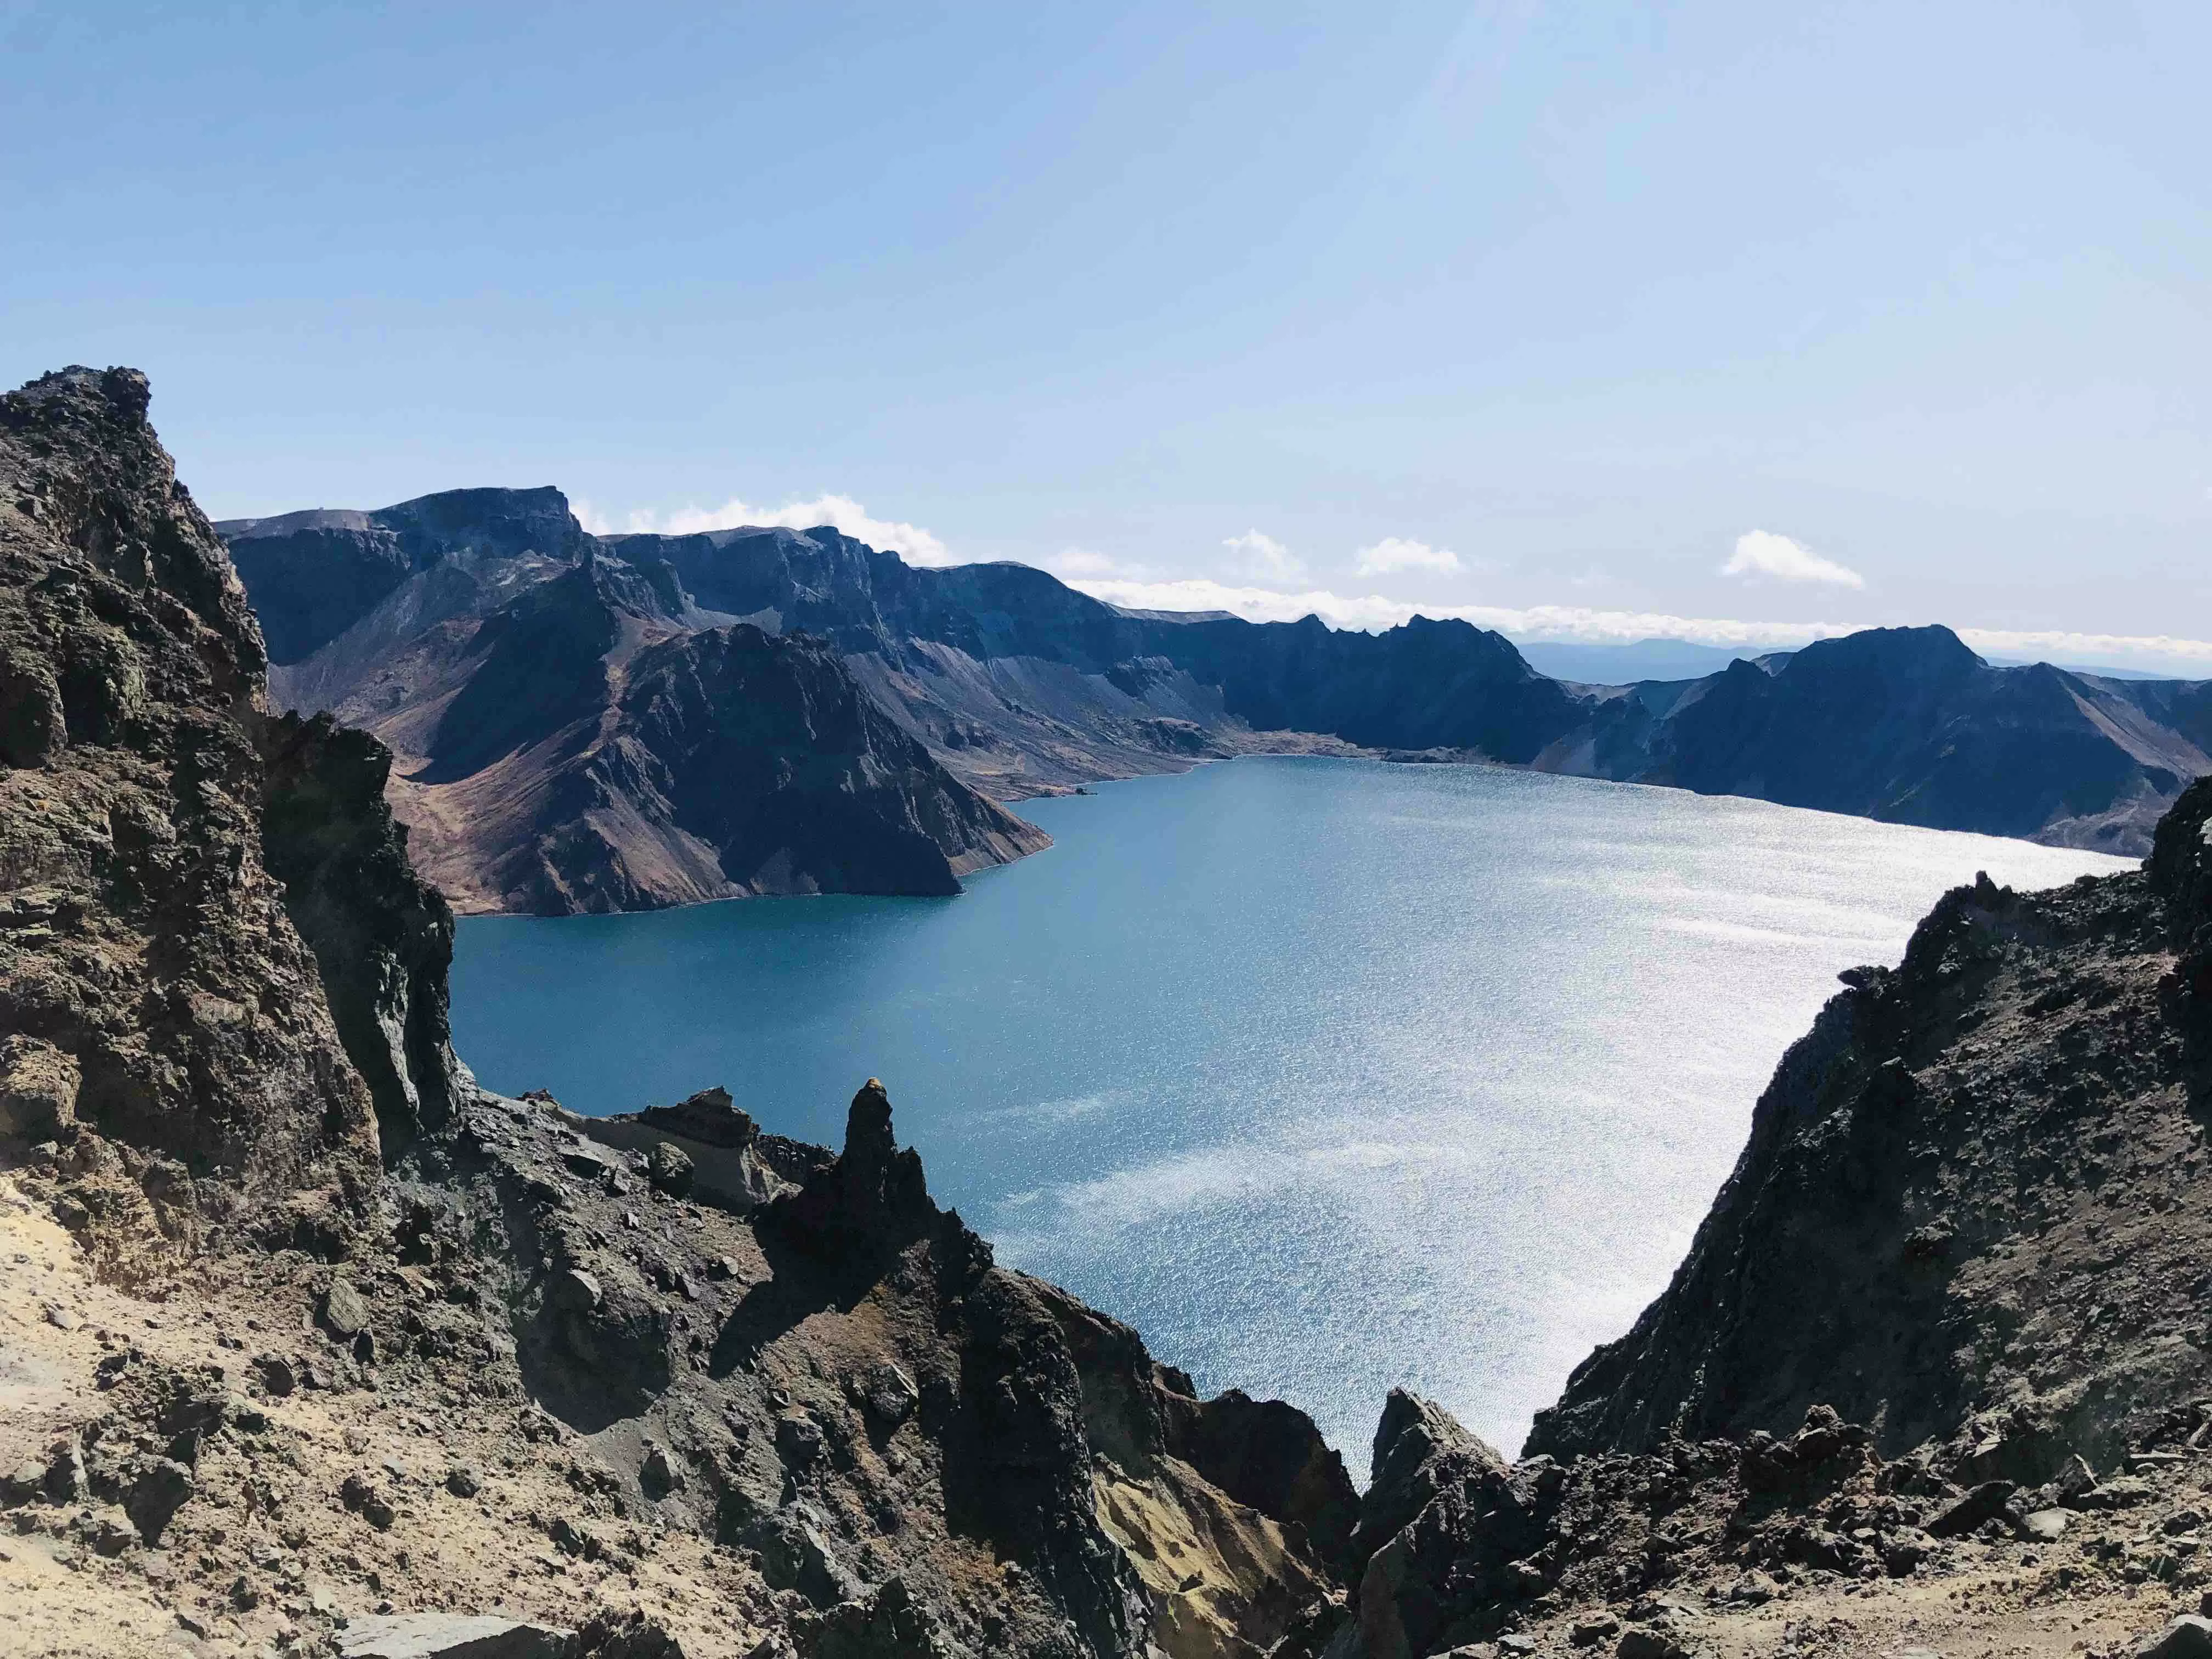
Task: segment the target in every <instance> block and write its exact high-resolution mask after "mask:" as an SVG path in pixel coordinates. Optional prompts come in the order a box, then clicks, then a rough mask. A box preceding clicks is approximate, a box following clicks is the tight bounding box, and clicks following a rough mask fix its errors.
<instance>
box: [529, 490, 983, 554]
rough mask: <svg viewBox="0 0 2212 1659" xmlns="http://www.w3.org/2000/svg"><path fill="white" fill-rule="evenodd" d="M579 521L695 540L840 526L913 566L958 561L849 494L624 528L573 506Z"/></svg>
mask: <svg viewBox="0 0 2212 1659" xmlns="http://www.w3.org/2000/svg"><path fill="white" fill-rule="evenodd" d="M571 505H572V506H573V507H574V509H575V513H576V519H577V521H578V522H579V523H580V524H581V525H582V526H584V528H585V529H586V530H588V531H590V532H592V534H594V535H601V536H603V535H609V534H611V533H614V532H618V531H624V530H628V531H649V532H654V533H656V534H659V535H663V536H692V535H696V534H697V533H698V532H701V531H702V530H728V529H732V528H734V527H735V526H738V525H766V526H771V527H778V526H780V527H781V528H784V529H787V530H811V529H813V528H814V527H815V526H817V525H824V524H828V525H835V526H837V528H838V529H840V530H842V531H843V532H845V533H846V534H847V535H848V536H850V537H853V538H854V539H855V540H858V541H864V542H866V543H867V544H868V545H869V546H871V547H873V548H878V549H880V550H884V551H887V552H893V553H898V554H901V555H902V556H904V557H905V559H906V562H908V564H930V565H941V564H951V563H953V562H955V561H954V559H953V557H952V555H951V552H949V551H948V550H946V548H945V544H944V543H943V542H941V541H939V539H938V538H936V537H935V536H934V535H933V534H931V533H930V532H928V531H927V530H924V529H923V528H922V527H921V526H920V525H914V524H905V523H902V522H900V521H898V520H890V519H878V518H877V517H876V516H875V515H874V514H872V513H870V512H869V511H868V509H867V508H866V507H863V506H861V505H860V502H858V501H854V499H853V498H852V497H851V496H850V495H817V496H815V497H813V498H812V499H811V500H810V501H788V502H786V503H785V504H784V505H783V506H781V507H754V506H751V505H750V504H749V503H747V502H745V501H739V500H738V499H737V498H736V497H734V496H733V497H732V498H731V499H730V500H728V501H725V502H723V503H722V504H721V506H720V507H676V508H674V509H672V510H671V511H670V512H667V513H654V512H652V511H649V510H648V511H642V512H637V513H631V514H629V517H628V518H626V519H625V520H623V522H621V523H620V524H617V523H615V522H614V521H613V520H611V519H609V518H606V517H605V516H604V515H602V514H601V513H599V512H597V511H596V510H594V509H593V507H592V505H591V503H589V502H588V501H574V502H572V503H571Z"/></svg>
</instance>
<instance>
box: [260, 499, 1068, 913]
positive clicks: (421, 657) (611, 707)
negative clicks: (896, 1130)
mask: <svg viewBox="0 0 2212 1659" xmlns="http://www.w3.org/2000/svg"><path fill="white" fill-rule="evenodd" d="M541 498H550V505H549V503H548V501H546V500H544V499H541ZM354 516H356V517H363V516H365V517H366V518H368V519H369V520H374V524H372V526H371V527H370V528H368V529H359V530H356V529H354V528H349V527H347V526H339V527H338V528H337V529H333V528H331V527H330V526H326V525H325V523H324V520H325V519H327V518H329V517H331V515H329V514H308V515H299V514H295V515H291V517H290V518H288V519H283V520H260V521H256V522H254V523H252V525H250V526H246V528H244V529H242V530H239V531H237V532H235V534H236V544H237V545H238V546H239V547H240V549H241V550H248V551H250V552H251V553H252V556H253V560H254V561H255V563H254V564H253V565H252V566H251V567H250V568H258V569H259V570H261V571H262V572H263V573H264V575H263V576H262V577H261V578H258V579H257V580H266V581H269V582H271V583H273V584H274V587H275V591H276V593H277V595H278V597H279V598H280V599H282V600H283V601H284V602H285V603H287V604H295V602H297V601H298V600H299V599H300V597H301V592H302V591H303V589H304V588H305V587H307V586H312V584H311V583H308V582H307V580H306V576H305V574H304V573H307V572H309V571H311V570H312V569H313V568H315V567H316V564H317V562H318V561H319V560H328V559H331V558H334V557H336V556H337V555H336V554H335V553H334V551H333V550H332V548H331V545H330V540H331V537H332V536H333V535H337V534H338V533H339V531H340V530H343V533H344V534H345V535H347V536H349V537H350V536H368V535H372V534H373V535H374V536H375V537H379V538H383V539H384V543H388V544H389V550H390V552H391V554H392V562H391V563H389V564H387V565H380V566H379V567H378V568H379V569H380V570H384V571H386V574H392V575H394V576H395V578H396V579H395V580H393V581H392V582H391V583H390V585H389V586H386V587H385V588H384V589H383V590H382V592H380V594H379V595H378V596H377V598H376V599H375V600H374V603H372V604H370V605H368V606H367V607H366V609H365V610H364V611H362V614H360V615H358V616H356V617H353V618H351V619H349V621H348V623H347V624H346V626H345V627H343V629H341V630H340V631H339V632H337V634H336V635H334V636H332V637H331V638H329V639H327V640H326V641H325V642H324V643H323V644H322V645H320V646H319V647H318V648H317V649H316V650H315V651H314V652H313V653H310V654H309V655H308V656H307V658H306V659H304V660H303V661H301V662H297V663H295V664H294V665H291V666H289V667H280V668H279V669H278V670H277V671H276V675H275V676H274V680H275V684H276V695H277V696H279V697H280V698H282V699H283V700H285V701H287V702H291V703H293V704H295V706H300V707H308V706H314V707H323V708H331V709H334V710H336V711H337V714H339V715H340V716H342V717H343V718H344V719H345V720H350V721H356V722H358V723H359V724H360V725H361V726H363V727H365V728H367V729H368V730H370V731H372V732H374V733H375V734H376V735H378V736H379V737H380V738H382V739H384V740H385V741H386V743H388V744H390V745H391V746H392V749H393V750H395V751H396V752H397V753H398V756H399V757H400V759H399V767H398V776H397V777H396V778H395V780H394V781H393V784H392V791H391V793H392V804H393V806H394V808H395V810H396V811H398V814H399V815H400V817H403V818H404V820H405V821H406V822H407V823H408V824H409V825H410V828H411V829H412V831H413V834H414V854H415V858H416V863H417V865H418V866H419V867H420V868H421V869H422V871H423V872H425V873H426V874H427V875H428V877H429V878H431V880H433V881H434V882H435V884H437V885H438V887H439V888H440V889H441V890H442V891H443V892H444V893H445V894H447V896H448V897H449V898H450V899H451V901H452V902H453V903H455V904H456V905H457V906H459V908H462V909H464V910H507V911H514V910H520V911H531V912H535V913H538V914H541V915H561V914H565V913H568V912H573V911H580V910H634V909H647V908H655V907H657V906H661V905H668V904H681V903H688V902H696V901H699V900H703V899H715V898H730V897H736V896H744V895H750V894H759V893H812V892H850V893H891V894H908V895H949V894H952V893H957V891H958V890H959V879H958V878H959V877H960V876H962V875H963V874H966V873H968V872H972V871H975V870H977V869H981V868H983V867H986V866H990V865H994V864H1000V863H1004V862H1006V861H1007V860H1011V859H1014V858H1018V857H1020V856H1022V855H1023V854H1025V853H1030V852H1033V851H1036V850H1037V849H1038V848H1042V847H1044V846H1047V845H1048V844H1049V842H1048V838H1047V837H1046V836H1044V835H1043V834H1042V832H1041V831H1039V830H1037V829H1035V828H1034V827H1033V826H1031V825H1030V824H1027V823H1023V822H1022V821H1021V820H1020V819H1018V818H1016V817H1013V816H1012V814H1011V813H1009V812H1007V811H1005V810H1003V809H1002V808H1000V807H999V806H997V805H994V803H992V802H990V801H988V800H987V799H983V798H982V797H981V796H979V795H977V794H975V793H974V792H973V791H971V790H969V789H968V788H967V787H964V786H963V785H962V784H961V783H959V782H958V781H957V780H955V779H954V778H953V777H951V775H948V774H947V773H946V772H945V769H943V768H942V767H941V766H940V765H939V763H937V762H936V761H935V760H934V759H933V757H932V756H931V755H930V754H929V752H928V750H927V749H926V748H924V747H923V746H922V745H921V744H920V743H918V742H917V741H916V740H915V738H913V737H912V736H911V735H910V734H908V732H905V731H903V730H902V729H901V728H900V727H899V726H898V725H897V724H896V722H894V721H893V720H890V719H889V718H888V717H886V716H885V715H884V714H883V713H882V712H881V710H880V709H879V708H878V707H877V705H876V704H875V703H874V702H872V700H871V699H870V698H869V697H867V696H866V695H865V694H864V693H863V692H862V691H861V690H860V687H859V686H858V685H857V684H856V683H855V682H854V679H853V678H852V677H851V676H850V675H849V674H848V672H847V671H846V668H845V665H844V664H843V663H842V661H841V659H839V657H838V655H837V653H834V652H832V651H829V650H828V649H825V648H824V647H823V646H822V645H821V644H820V643H819V642H818V641H814V640H811V639H808V638H802V637H796V636H793V637H783V636H778V635H771V634H768V633H764V632H763V631H762V630H761V629H758V628H756V627H754V626H752V625H750V624H749V623H742V622H736V621H733V620H732V618H731V617H729V616H727V615H726V613H723V612H719V611H708V610H705V609H702V607H701V606H700V605H698V604H696V602H695V601H694V599H692V597H691V595H690V594H689V593H688V592H686V591H685V590H684V587H683V586H682V583H681V581H680V580H679V579H678V574H677V573H676V571H675V570H674V569H673V568H672V567H671V565H669V564H668V563H667V562H665V560H661V559H659V558H656V557H653V556H650V554H649V553H647V552H646V551H643V550H637V551H636V553H635V556H634V557H630V558H624V557H619V556H614V555H612V554H610V553H608V552H607V551H605V550H604V549H603V548H602V547H601V546H600V545H599V544H598V543H596V542H594V541H592V539H591V538H588V537H586V536H585V535H584V534H583V532H581V531H580V530H579V529H577V528H576V527H575V525H574V520H572V519H570V518H569V517H568V512H567V504H566V502H565V501H562V499H561V498H560V497H559V496H558V495H557V494H555V493H553V492H548V491H512V492H509V491H463V492H458V493H457V494H456V495H453V496H432V497H428V498H426V499H425V500H424V501H417V502H410V503H407V504H405V505H404V506H403V507H393V508H389V509H386V511H385V512H384V513H380V514H373V515H354ZM302 517H304V518H305V519H306V520H307V523H306V524H305V525H304V526H301V525H300V524H299V523H298V522H297V521H298V520H301V518H302ZM387 521H388V523H387ZM391 526H400V528H392V527H391ZM410 526H414V527H415V528H413V529H411V530H409V531H408V534H407V535H403V534H402V531H403V530H406V529H407V528H408V527H410ZM421 526H431V527H433V528H435V530H436V532H438V533H437V534H435V535H433V534H432V533H430V531H429V530H428V529H423V528H421ZM410 537H411V539H410ZM346 545H347V546H351V545H352V544H351V543H348V544H346ZM380 545H381V543H380ZM403 554H404V555H405V556H406V557H407V559H408V560H411V561H412V562H411V563H408V564H405V566H404V568H402V560H401V556H402V555H403ZM343 568H351V567H350V566H344V567H343Z"/></svg>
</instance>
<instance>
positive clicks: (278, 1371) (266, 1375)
mask: <svg viewBox="0 0 2212 1659" xmlns="http://www.w3.org/2000/svg"><path fill="white" fill-rule="evenodd" d="M253 1369H254V1370H256V1371H257V1372H258V1373H259V1375H260V1377H261V1386H262V1387H263V1388H264V1389H268V1390H269V1392H270V1393H271V1394H273V1395H276V1397H277V1398H278V1399H279V1400H282V1399H283V1398H284V1397H285V1396H286V1395H289V1394H290V1393H291V1392H292V1391H293V1390H294V1389H296V1388H298V1387H299V1386H300V1376H299V1373H298V1372H297V1371H296V1370H294V1369H293V1365H292V1362H291V1361H290V1360H289V1359H287V1358H285V1357H284V1356H283V1354H280V1353H264V1354H257V1355H256V1356H255V1357H254V1360H253Z"/></svg>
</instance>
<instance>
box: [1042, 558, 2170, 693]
mask: <svg viewBox="0 0 2212 1659" xmlns="http://www.w3.org/2000/svg"><path fill="white" fill-rule="evenodd" d="M1068 585H1069V586H1072V587H1076V588H1079V589H1081V590H1082V591H1083V592H1086V593H1088V594H1090V595H1091V597H1092V598H1093V599H1103V600H1105V601H1106V602H1107V603H1108V604H1109V605H1126V606H1128V607H1129V608H1130V609H1132V610H1139V611H1229V612H1231V613H1232V614H1233V615H1236V616H1239V617H1245V618H1246V619H1247V620H1249V621H1252V622H1296V621H1297V620H1298V619H1299V618H1300V617H1306V616H1316V617H1320V618H1321V619H1322V621H1323V622H1325V623H1328V624H1329V625H1330V626H1332V627H1334V628H1357V629H1370V630H1373V629H1384V628H1395V627H1397V626H1398V625H1399V624H1400V623H1404V622H1406V621H1408V620H1409V619H1411V618H1412V617H1415V616H1422V617H1436V618H1438V619H1440V620H1441V619H1443V618H1458V619H1460V620H1462V621H1465V622H1470V623H1474V625H1475V626H1476V627H1478V628H1492V629H1497V630H1498V632H1499V633H1501V634H1507V635H1512V636H1513V637H1514V638H1516V639H1528V640H1548V641H1561V642H1567V641H1571V642H1573V643H1576V644H1578V645H1632V644H1634V643H1635V642H1636V641H1638V640H1649V639H1672V640H1687V641H1690V642H1691V643H1692V644H1693V645H1714V646H1722V647H1746V646H1756V647H1763V648H1765V649H1767V650H1780V649H1785V648H1791V647H1797V646H1801V645H1810V644H1811V643H1812V642H1813V641H1815V640H1824V639H1833V638H1836V637H1837V636H1838V635H1844V634H1856V633H1858V632H1859V631H1861V630H1862V629H1865V628H1868V627H1870V626H1873V624H1871V623H1835V622H1782V623H1774V622H1745V621H1741V620H1738V619H1736V618H1734V617H1679V616H1674V615H1673V614H1671V613H1669V612H1666V611H1603V610H1597V609H1594V608H1591V607H1588V606H1583V605H1531V606H1528V607H1526V608H1524V609H1515V608H1512V607H1509V606H1504V605H1422V604H1418V603H1413V602H1408V601H1407V600H1404V599H1384V598H1383V597H1382V596H1381V595H1380V594H1376V593H1368V594H1355V595H1347V594H1341V593H1335V592H1330V591H1329V590H1328V589H1326V588H1308V589H1304V590H1302V591H1298V592H1285V591H1282V590H1279V589H1276V588H1269V587H1239V586H1231V585H1230V584H1228V583H1224V582H1217V581H1208V580H1182V581H1164V582H1154V581H1129V580H1111V579H1104V580H1101V579H1093V578H1085V577H1077V578H1075V579H1074V580H1071V581H1070V582H1069V584H1068ZM1955 631H1956V633H1957V634H1958V635H1959V637H1960V639H1962V640H1964V641H1966V643H1967V644H1968V645H1969V646H1971V647H1973V648H1974V649H1975V650H1976V651H1978V652H1980V653H1982V654H1983V655H1984V656H1987V657H2025V658H2029V659H2051V660H2054V661H2062V662H2075V663H2100V662H2111V663H2112V664H2113V665H2115V666H2118V667H2130V666H2139V665H2140V666H2148V667H2152V668H2157V669H2160V670H2170V671H2172V672H2174V673H2175V674H2177V675H2188V674H2191V673H2195V674H2204V673H2212V640H2192V639H2186V638H2182V637H2179V636H2176V635H2165V634H2081V633H2072V632H2068V631H2065V630H2063V629H1990V628H1961V629H1956V630H1955Z"/></svg>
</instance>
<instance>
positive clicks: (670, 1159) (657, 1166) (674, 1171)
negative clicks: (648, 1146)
mask: <svg viewBox="0 0 2212 1659" xmlns="http://www.w3.org/2000/svg"><path fill="white" fill-rule="evenodd" d="M646 1171H647V1175H648V1176H650V1177H651V1179H652V1181H653V1185H654V1186H655V1187H656V1188H659V1190H660V1191H662V1192H664V1193H666V1194H669V1195H670V1196H671V1198H681V1197H683V1196H684V1194H686V1193H688V1192H690V1190H691V1179H692V1174H693V1170H692V1166H691V1158H690V1154H689V1153H687V1152H684V1149H683V1148H682V1147H680V1146H670V1145H669V1144H668V1143H667V1142H666V1141H665V1140H664V1141H662V1142H660V1143H659V1145H657V1146H654V1147H653V1150H652V1152H649V1153H647V1155H646Z"/></svg>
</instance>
